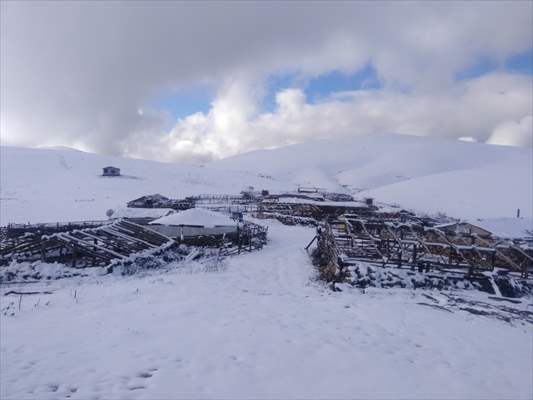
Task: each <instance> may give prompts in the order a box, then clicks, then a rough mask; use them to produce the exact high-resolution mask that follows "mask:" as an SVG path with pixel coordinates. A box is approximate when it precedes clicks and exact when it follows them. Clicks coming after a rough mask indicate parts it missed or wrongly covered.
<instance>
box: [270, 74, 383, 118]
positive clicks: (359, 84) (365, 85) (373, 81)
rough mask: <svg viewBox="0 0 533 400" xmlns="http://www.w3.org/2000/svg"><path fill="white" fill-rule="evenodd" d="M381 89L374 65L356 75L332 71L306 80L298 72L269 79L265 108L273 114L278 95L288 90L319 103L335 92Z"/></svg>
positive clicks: (277, 75) (272, 76)
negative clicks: (292, 89)
mask: <svg viewBox="0 0 533 400" xmlns="http://www.w3.org/2000/svg"><path fill="white" fill-rule="evenodd" d="M381 87H382V85H381V82H380V81H379V79H378V74H377V71H376V69H375V68H374V66H373V65H372V64H367V65H366V66H365V67H364V68H361V69H360V70H358V71H356V72H354V73H345V72H340V71H331V72H328V73H326V74H322V75H319V76H317V77H313V78H305V77H303V75H302V74H300V73H298V72H287V73H283V74H276V75H271V76H269V77H268V79H267V95H266V96H265V99H264V101H263V108H264V111H266V112H273V111H274V110H275V109H276V93H277V92H279V91H281V90H283V89H288V88H299V89H301V90H303V91H304V93H305V97H306V99H307V101H308V102H310V103H317V102H320V101H322V100H324V99H327V98H328V97H329V96H330V95H331V94H333V93H335V92H344V91H354V90H375V89H379V88H381Z"/></svg>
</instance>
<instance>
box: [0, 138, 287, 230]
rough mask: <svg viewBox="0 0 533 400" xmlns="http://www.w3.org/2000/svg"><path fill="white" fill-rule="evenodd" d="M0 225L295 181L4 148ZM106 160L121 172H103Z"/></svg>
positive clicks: (101, 213) (98, 215) (81, 216)
mask: <svg viewBox="0 0 533 400" xmlns="http://www.w3.org/2000/svg"><path fill="white" fill-rule="evenodd" d="M0 160H1V164H0V169H1V172H0V173H1V175H0V180H1V188H0V189H1V192H0V207H1V208H0V225H5V224H7V223H9V222H21V223H23V222H53V221H69V220H86V219H105V218H106V216H105V212H106V210H107V209H110V208H112V209H116V208H117V207H119V206H121V205H124V203H125V202H127V201H129V200H133V199H134V198H136V197H140V196H142V195H146V194H153V193H161V194H163V195H165V196H169V197H172V198H182V197H184V196H189V195H193V194H201V193H239V192H240V191H241V190H243V189H244V188H245V187H246V186H248V185H254V186H256V187H259V188H262V187H268V188H272V189H277V190H282V189H287V188H289V187H292V186H290V185H284V184H283V183H280V182H277V181H273V180H271V179H266V178H262V177H260V176H258V175H257V174H255V173H250V172H226V171H220V170H213V169H211V168H209V167H201V166H186V165H176V164H165V163H158V162H153V161H144V160H134V159H124V158H119V157H108V156H102V155H97V154H91V153H84V152H81V151H76V150H68V149H46V150H44V149H23V148H16V147H2V148H1V150H0ZM108 165H112V166H116V167H118V168H121V172H122V174H123V176H122V177H113V178H109V177H102V176H101V174H102V168H103V167H106V166H108Z"/></svg>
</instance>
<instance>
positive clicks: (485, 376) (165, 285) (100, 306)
mask: <svg viewBox="0 0 533 400" xmlns="http://www.w3.org/2000/svg"><path fill="white" fill-rule="evenodd" d="M313 235H314V231H313V230H312V229H308V228H302V227H287V226H283V225H281V224H277V223H275V222H272V223H270V230H269V237H270V243H269V244H268V246H266V247H265V248H264V249H263V250H262V251H260V252H255V253H252V254H245V255H241V256H238V257H234V258H231V259H229V260H227V262H226V265H225V269H224V270H221V271H217V272H210V273H191V272H190V271H192V269H190V270H172V271H170V272H168V273H165V274H158V275H152V276H149V277H144V278H140V277H131V278H116V279H109V280H105V281H103V282H102V283H101V284H82V285H80V286H77V287H76V293H77V295H76V298H74V297H73V295H72V292H73V289H74V288H62V289H59V290H57V291H56V292H54V293H53V294H52V295H47V297H46V301H48V302H49V303H48V304H47V305H44V303H45V299H44V298H43V299H41V303H40V304H39V305H38V306H34V305H33V304H29V303H25V304H24V305H23V308H22V310H21V312H20V313H19V314H18V315H16V316H15V317H5V316H1V322H2V323H1V326H0V334H1V336H0V337H1V339H2V340H1V346H0V355H1V358H0V361H1V366H2V368H0V382H1V383H2V384H1V386H0V397H1V398H5V399H24V398H60V399H64V398H71V399H122V398H132V399H135V398H137V399H165V398H380V399H383V398H424V399H430V398H450V399H451V398H456V399H459V398H461V399H463V398H494V399H497V398H509V397H512V398H529V397H530V396H531V392H530V390H531V389H530V386H529V380H528V379H529V372H530V369H529V368H530V358H529V356H530V354H531V349H530V348H529V347H528V346H530V341H529V339H530V337H529V332H528V331H525V330H523V329H520V328H516V327H512V326H510V325H506V324H503V323H501V322H499V321H493V320H489V319H483V318H474V317H471V316H465V315H460V314H452V313H445V312H441V311H439V310H433V309H429V308H424V307H420V306H418V305H416V301H417V300H416V298H415V294H412V293H409V292H407V291H403V292H400V291H398V292H395V291H387V292H379V291H375V292H369V293H367V294H365V295H363V294H361V293H360V292H359V291H355V290H354V291H353V292H348V291H346V292H342V293H332V292H330V291H328V290H325V289H324V287H323V286H322V285H321V284H319V283H317V282H315V281H313V277H314V270H313V267H312V266H311V264H310V261H309V258H308V256H307V254H306V252H305V251H304V250H303V247H304V246H305V245H306V244H307V243H308V242H309V240H310V239H311V238H312V236H313ZM3 300H4V299H2V301H3ZM35 301H37V299H35ZM6 366H7V367H6ZM421 377H423V379H421ZM444 382H445V383H446V384H443V383H444Z"/></svg>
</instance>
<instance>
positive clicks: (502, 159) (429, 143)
mask: <svg viewBox="0 0 533 400" xmlns="http://www.w3.org/2000/svg"><path fill="white" fill-rule="evenodd" d="M532 162H533V154H532V151H531V149H530V148H527V149H526V148H517V147H506V146H495V145H487V144H478V143H467V142H460V141H455V140H453V141H452V140H445V139H437V138H426V137H417V136H405V135H366V136H356V137H353V138H349V139H343V140H328V141H314V142H308V143H303V144H297V145H293V146H288V147H284V148H280V149H275V150H260V151H255V152H251V153H247V154H243V155H239V156H236V157H232V158H227V159H224V160H221V161H217V162H215V163H213V164H212V165H216V166H218V167H220V168H230V169H233V170H238V171H260V172H261V173H263V174H267V175H271V176H273V177H275V178H276V179H281V180H288V181H290V182H293V183H294V184H302V185H312V186H320V187H324V188H327V189H331V190H339V191H342V190H345V191H349V192H351V193H356V194H358V195H359V196H361V197H362V196H371V197H375V198H376V199H377V200H378V201H381V202H386V203H395V204H399V205H401V206H402V207H407V208H411V209H415V210H417V211H423V212H431V213H434V212H439V211H440V212H446V213H448V214H450V215H452V216H455V217H460V218H496V217H512V216H514V215H515V213H516V209H517V208H520V209H521V213H522V215H523V216H531V215H532V214H533V210H532V204H533V198H532V187H533V186H532V185H533V168H532Z"/></svg>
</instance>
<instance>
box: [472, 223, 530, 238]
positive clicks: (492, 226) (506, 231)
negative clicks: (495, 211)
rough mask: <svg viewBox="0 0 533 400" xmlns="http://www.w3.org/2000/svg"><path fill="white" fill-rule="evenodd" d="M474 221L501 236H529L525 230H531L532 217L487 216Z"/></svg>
mask: <svg viewBox="0 0 533 400" xmlns="http://www.w3.org/2000/svg"><path fill="white" fill-rule="evenodd" d="M474 223H475V225H477V226H479V227H481V228H483V229H486V230H488V231H490V232H492V234H493V235H494V236H498V237H501V238H509V239H514V238H523V237H527V236H531V234H528V233H527V232H526V231H530V232H531V231H533V218H487V219H478V220H475V221H474Z"/></svg>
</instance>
